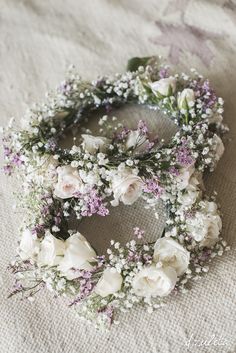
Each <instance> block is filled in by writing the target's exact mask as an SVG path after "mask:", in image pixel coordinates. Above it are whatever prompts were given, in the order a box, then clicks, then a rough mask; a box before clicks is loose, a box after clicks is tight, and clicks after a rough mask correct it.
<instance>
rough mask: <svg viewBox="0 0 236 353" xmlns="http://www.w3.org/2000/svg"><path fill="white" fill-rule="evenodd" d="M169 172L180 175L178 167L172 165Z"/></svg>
mask: <svg viewBox="0 0 236 353" xmlns="http://www.w3.org/2000/svg"><path fill="white" fill-rule="evenodd" d="M169 173H170V174H171V175H173V176H179V174H180V172H179V170H178V169H177V168H176V167H170V168H169Z"/></svg>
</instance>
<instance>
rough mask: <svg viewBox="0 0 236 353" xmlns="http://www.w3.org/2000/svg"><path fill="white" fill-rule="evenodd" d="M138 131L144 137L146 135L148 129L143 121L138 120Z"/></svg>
mask: <svg viewBox="0 0 236 353" xmlns="http://www.w3.org/2000/svg"><path fill="white" fill-rule="evenodd" d="M138 131H139V132H140V133H141V134H142V135H146V134H147V133H148V127H147V124H146V122H145V121H143V120H139V122H138Z"/></svg>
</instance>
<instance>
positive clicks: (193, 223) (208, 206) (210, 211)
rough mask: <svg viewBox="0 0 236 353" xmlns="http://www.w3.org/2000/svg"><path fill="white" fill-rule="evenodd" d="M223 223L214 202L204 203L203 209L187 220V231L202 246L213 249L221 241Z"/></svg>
mask: <svg viewBox="0 0 236 353" xmlns="http://www.w3.org/2000/svg"><path fill="white" fill-rule="evenodd" d="M221 229H222V221H221V218H220V216H219V214H218V212H217V206H216V204H215V203H214V202H208V201H203V202H202V209H201V210H200V211H197V212H196V213H195V215H194V217H192V218H187V219H186V230H187V232H188V233H189V234H190V236H191V237H193V239H194V240H196V241H197V242H200V245H201V246H206V247H211V246H213V245H214V244H215V243H216V242H217V241H218V239H219V234H220V231H221Z"/></svg>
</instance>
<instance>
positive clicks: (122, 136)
mask: <svg viewBox="0 0 236 353" xmlns="http://www.w3.org/2000/svg"><path fill="white" fill-rule="evenodd" d="M129 132H130V129H128V128H127V127H126V126H124V127H123V129H122V130H121V131H120V132H119V133H118V134H116V136H115V137H116V139H117V140H123V139H125V138H126V137H127V135H128V134H129Z"/></svg>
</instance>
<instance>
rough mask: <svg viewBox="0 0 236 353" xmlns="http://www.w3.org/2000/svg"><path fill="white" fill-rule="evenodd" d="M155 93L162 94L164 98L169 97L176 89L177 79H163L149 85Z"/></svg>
mask: <svg viewBox="0 0 236 353" xmlns="http://www.w3.org/2000/svg"><path fill="white" fill-rule="evenodd" d="M149 86H150V87H151V90H152V91H153V93H160V94H161V95H162V96H169V95H170V94H173V93H174V92H175V89H176V79H175V78H174V77H172V76H170V77H168V78H162V79H161V80H159V81H155V82H152V83H150V84H149Z"/></svg>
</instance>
